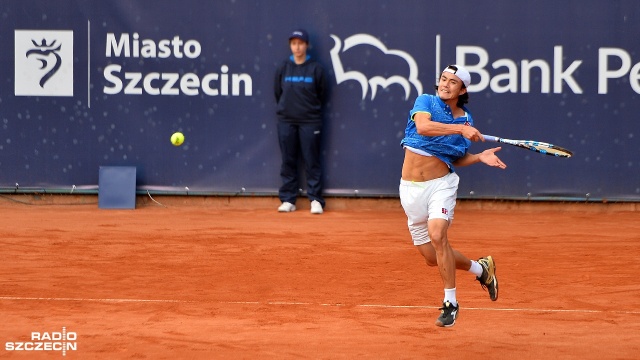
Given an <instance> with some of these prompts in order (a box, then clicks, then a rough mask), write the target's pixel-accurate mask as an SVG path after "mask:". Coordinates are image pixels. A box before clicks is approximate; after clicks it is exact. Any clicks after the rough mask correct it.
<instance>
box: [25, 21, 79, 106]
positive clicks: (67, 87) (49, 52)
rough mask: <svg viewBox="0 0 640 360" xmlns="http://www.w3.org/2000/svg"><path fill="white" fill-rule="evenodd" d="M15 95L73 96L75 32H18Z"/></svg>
mask: <svg viewBox="0 0 640 360" xmlns="http://www.w3.org/2000/svg"><path fill="white" fill-rule="evenodd" d="M15 95H16V96H73V31H68V30H61V31H56V30H16V31H15Z"/></svg>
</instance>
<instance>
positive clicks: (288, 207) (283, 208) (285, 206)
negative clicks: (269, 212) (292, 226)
mask: <svg viewBox="0 0 640 360" xmlns="http://www.w3.org/2000/svg"><path fill="white" fill-rule="evenodd" d="M278 211H279V212H292V211H296V206H295V205H293V204H292V203H290V202H286V201H285V202H283V203H282V205H280V206H278Z"/></svg>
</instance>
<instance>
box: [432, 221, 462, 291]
mask: <svg viewBox="0 0 640 360" xmlns="http://www.w3.org/2000/svg"><path fill="white" fill-rule="evenodd" d="M427 228H428V231H429V238H430V239H431V244H432V246H433V248H434V250H435V253H436V262H437V264H438V269H439V270H440V276H441V277H442V282H443V283H444V288H445V289H455V287H456V257H455V254H454V252H453V248H452V247H451V245H450V244H449V238H448V236H447V230H448V229H449V221H448V220H445V219H430V220H429V222H428V225H427Z"/></svg>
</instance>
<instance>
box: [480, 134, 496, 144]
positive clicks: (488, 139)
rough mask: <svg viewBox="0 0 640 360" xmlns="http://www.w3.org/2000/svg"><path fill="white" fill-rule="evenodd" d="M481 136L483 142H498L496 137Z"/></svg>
mask: <svg viewBox="0 0 640 360" xmlns="http://www.w3.org/2000/svg"><path fill="white" fill-rule="evenodd" d="M482 136H483V137H484V140H485V141H491V142H498V137H495V136H492V135H484V134H482Z"/></svg>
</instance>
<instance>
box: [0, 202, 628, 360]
mask: <svg viewBox="0 0 640 360" xmlns="http://www.w3.org/2000/svg"><path fill="white" fill-rule="evenodd" d="M155 200H157V201H158V202H159V204H158V203H155V202H152V201H150V199H149V198H145V197H142V198H139V199H138V205H137V208H136V209H135V210H105V209H98V205H97V199H96V198H91V197H79V198H75V197H74V198H72V197H66V196H59V197H56V196H34V195H24V196H12V197H2V198H1V199H0V211H1V212H2V216H1V217H0V224H1V226H0V229H1V230H0V242H1V246H2V262H1V263H0V316H1V318H2V320H1V321H0V322H1V326H0V339H1V340H2V342H3V348H2V350H0V357H2V358H5V359H41V358H47V359H50V358H53V359H56V358H70V359H71V358H76V359H634V358H637V357H638V354H639V353H640V335H639V334H640V281H638V274H639V273H640V261H639V260H638V259H639V258H640V221H638V220H639V218H640V215H639V214H640V212H638V211H640V209H639V208H638V205H637V204H580V203H577V204H576V203H572V204H566V203H529V202H524V203H518V202H477V201H461V202H460V203H459V204H458V207H457V209H456V217H455V221H454V224H453V226H452V228H451V230H450V238H451V241H452V243H453V246H454V247H456V248H457V249H459V250H461V251H462V252H463V253H464V254H466V255H468V256H470V257H473V258H477V257H480V256H485V255H488V254H490V255H493V256H494V258H495V259H496V264H497V275H498V279H499V283H500V298H499V299H498V301H497V302H492V301H490V300H489V298H488V296H487V294H486V293H485V292H484V291H483V290H482V289H481V288H480V286H479V285H478V283H477V282H476V281H474V277H473V276H472V275H471V274H470V273H465V272H458V283H457V288H458V299H459V301H460V306H461V307H460V316H459V318H458V321H457V322H456V325H455V326H454V327H452V328H446V329H443V328H438V327H436V326H434V321H435V319H436V317H437V316H438V313H439V310H438V309H437V308H438V307H439V305H440V304H441V301H442V296H443V294H442V285H441V281H440V278H439V275H438V273H437V270H436V269H435V268H427V267H426V265H424V262H423V260H422V259H421V257H420V255H419V254H418V252H417V251H416V249H414V247H413V245H412V243H411V241H410V237H409V233H408V230H407V229H406V218H405V216H404V213H403V211H402V209H401V207H400V205H399V202H398V200H394V199H331V198H330V199H328V202H327V203H328V206H327V211H326V212H325V214H323V215H320V216H318V215H311V214H309V212H308V210H307V209H305V208H304V204H300V205H302V206H303V209H301V210H300V211H296V212H294V213H287V214H280V213H277V212H276V211H275V208H276V207H277V204H278V201H277V199H274V198H249V197H247V198H243V197H240V198H225V197H222V198H214V197H209V198H208V197H203V198H196V199H186V198H180V197H177V198H169V197H167V198H162V197H160V198H156V199H155ZM63 327H64V328H65V331H66V332H67V333H75V335H76V336H77V338H75V345H76V346H77V348H76V349H68V351H66V353H65V354H64V355H63V354H62V351H36V350H27V351H23V350H21V351H19V350H12V351H9V350H7V346H8V345H7V343H9V342H11V343H13V344H14V345H15V344H16V343H19V342H24V343H27V342H30V341H32V340H31V336H32V333H33V332H39V333H44V332H47V333H54V332H61V331H62V328H63ZM68 340H72V339H68ZM63 356H64V357H63Z"/></svg>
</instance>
